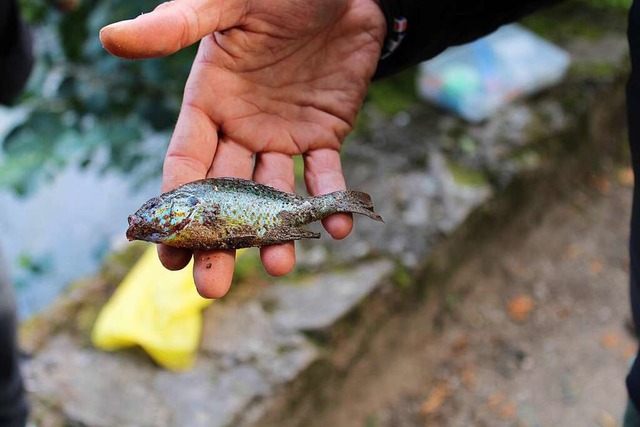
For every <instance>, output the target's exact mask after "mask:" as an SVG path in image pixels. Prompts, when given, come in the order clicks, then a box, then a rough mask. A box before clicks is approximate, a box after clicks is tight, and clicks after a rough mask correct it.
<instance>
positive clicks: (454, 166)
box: [447, 160, 489, 187]
mask: <svg viewBox="0 0 640 427" xmlns="http://www.w3.org/2000/svg"><path fill="white" fill-rule="evenodd" d="M447 168H448V169H449V172H450V173H451V176H452V177H453V180H454V181H455V182H456V183H457V184H459V185H463V186H468V187H484V186H485V185H489V180H488V178H487V177H486V176H485V175H484V174H483V173H482V172H481V171H477V170H473V169H470V168H468V167H466V166H464V165H461V164H460V163H455V162H453V161H451V160H448V161H447Z"/></svg>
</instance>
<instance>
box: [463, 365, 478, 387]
mask: <svg viewBox="0 0 640 427" xmlns="http://www.w3.org/2000/svg"><path fill="white" fill-rule="evenodd" d="M460 378H461V379H462V384H463V385H464V386H465V388H466V389H467V390H470V389H472V388H473V387H474V386H475V385H476V367H475V366H473V365H467V366H465V367H464V368H462V372H461V373H460Z"/></svg>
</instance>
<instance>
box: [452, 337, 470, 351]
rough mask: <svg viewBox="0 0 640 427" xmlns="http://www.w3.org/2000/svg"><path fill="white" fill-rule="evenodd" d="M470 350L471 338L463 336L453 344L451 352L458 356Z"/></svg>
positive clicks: (457, 338)
mask: <svg viewBox="0 0 640 427" xmlns="http://www.w3.org/2000/svg"><path fill="white" fill-rule="evenodd" d="M467 348H469V336H467V335H466V334H462V335H460V336H459V337H456V339H455V340H454V341H453V343H451V351H452V352H453V353H455V354H457V355H459V354H460V353H464V352H465V351H466V350H467Z"/></svg>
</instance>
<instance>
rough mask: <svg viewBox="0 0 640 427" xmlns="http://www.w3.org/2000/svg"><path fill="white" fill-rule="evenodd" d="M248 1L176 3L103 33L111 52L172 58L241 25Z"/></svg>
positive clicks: (133, 56) (190, 0) (183, 0)
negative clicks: (193, 45)
mask: <svg viewBox="0 0 640 427" xmlns="http://www.w3.org/2000/svg"><path fill="white" fill-rule="evenodd" d="M247 7H248V0H174V1H169V2H166V3H163V4H161V5H159V6H158V7H156V8H155V10H154V11H153V12H151V13H147V14H142V15H140V16H138V17H137V18H135V19H131V20H127V21H120V22H116V23H115V24H111V25H108V26H106V27H104V28H103V29H102V30H100V41H101V42H102V45H103V46H104V47H105V49H107V51H109V53H111V54H113V55H116V56H120V57H123V58H129V59H142V58H155V57H158V56H166V55H170V54H172V53H174V52H177V51H178V50H180V49H182V48H185V47H187V46H189V45H191V44H193V43H195V42H197V41H198V40H200V39H201V38H203V37H205V36H206V35H208V34H211V33H213V32H215V31H223V30H226V29H229V28H231V27H235V26H238V25H240V24H241V21H242V20H243V18H244V16H245V15H246V13H247Z"/></svg>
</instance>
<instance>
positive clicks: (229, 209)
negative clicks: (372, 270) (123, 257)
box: [127, 178, 382, 250]
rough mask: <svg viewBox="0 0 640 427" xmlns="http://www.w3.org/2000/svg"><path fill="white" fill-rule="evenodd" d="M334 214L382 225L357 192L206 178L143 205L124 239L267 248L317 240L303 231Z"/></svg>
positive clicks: (185, 245)
mask: <svg viewBox="0 0 640 427" xmlns="http://www.w3.org/2000/svg"><path fill="white" fill-rule="evenodd" d="M336 212H351V213H358V214H362V215H366V216H368V217H369V218H372V219H374V220H376V221H382V217H380V215H378V214H376V213H374V211H373V205H372V201H371V197H370V196H369V195H368V194H366V193H363V192H360V191H352V190H345V191H336V192H334V193H330V194H325V195H322V196H315V197H300V196H298V195H296V194H293V193H287V192H284V191H280V190H277V189H275V188H272V187H268V186H266V185H262V184H258V183H256V182H253V181H249V180H245V179H239V178H210V179H203V180H200V181H194V182H190V183H188V184H185V185H182V186H180V187H178V188H176V189H175V190H172V191H169V192H167V193H164V194H162V195H160V196H158V197H154V198H153V199H151V200H149V201H147V202H146V203H145V204H144V205H142V207H141V208H140V209H138V211H137V212H136V213H134V214H133V215H130V216H129V229H128V230H127V238H128V239H129V240H145V241H148V242H154V243H164V244H165V245H169V246H174V247H180V248H189V249H206V250H211V249H239V248H246V247H250V246H268V245H275V244H280V243H284V242H288V241H290V240H298V239H306V238H312V239H317V238H319V237H320V233H314V232H311V231H309V230H306V229H304V228H303V226H304V225H305V224H309V223H310V222H313V221H317V220H320V219H322V218H325V217H327V216H329V215H331V214H334V213H336Z"/></svg>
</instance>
